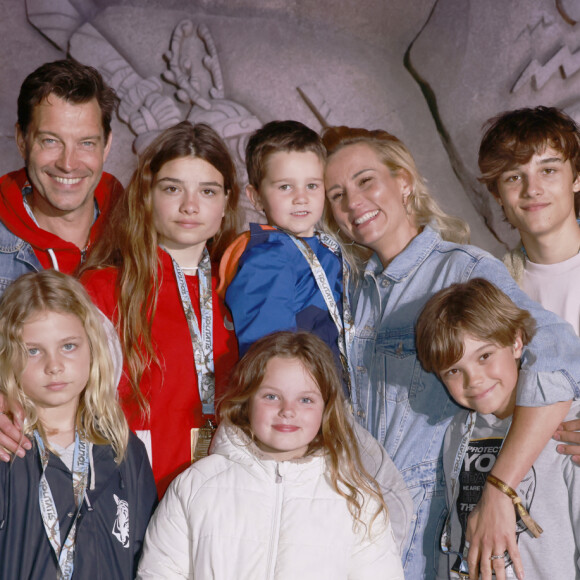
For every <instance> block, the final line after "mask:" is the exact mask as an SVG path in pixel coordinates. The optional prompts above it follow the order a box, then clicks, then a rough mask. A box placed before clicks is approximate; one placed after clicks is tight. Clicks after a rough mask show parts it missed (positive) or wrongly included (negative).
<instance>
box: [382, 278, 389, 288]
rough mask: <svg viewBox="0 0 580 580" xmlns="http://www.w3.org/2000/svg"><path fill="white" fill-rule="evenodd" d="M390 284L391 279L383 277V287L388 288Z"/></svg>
mask: <svg viewBox="0 0 580 580" xmlns="http://www.w3.org/2000/svg"><path fill="white" fill-rule="evenodd" d="M389 284H390V282H389V281H388V280H387V279H386V278H383V279H382V280H381V286H382V287H383V288H387V287H388V286H389Z"/></svg>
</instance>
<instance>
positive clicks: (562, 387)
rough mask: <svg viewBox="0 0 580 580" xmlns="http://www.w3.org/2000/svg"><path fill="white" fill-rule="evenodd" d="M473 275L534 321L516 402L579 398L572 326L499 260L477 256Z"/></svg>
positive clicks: (578, 354)
mask: <svg viewBox="0 0 580 580" xmlns="http://www.w3.org/2000/svg"><path fill="white" fill-rule="evenodd" d="M476 277H482V278H486V279H487V280H489V281H490V282H493V283H494V284H495V285H496V286H498V287H499V288H501V289H502V290H503V291H504V292H505V293H506V294H507V295H508V296H509V297H510V298H511V299H512V300H513V301H514V302H515V303H516V304H517V305H518V306H519V307H520V308H524V309H525V310H528V311H529V313H530V314H531V315H532V316H533V317H534V319H535V321H536V334H535V335H534V338H533V339H532V341H531V342H530V343H529V344H528V345H527V346H526V348H525V349H524V353H523V355H522V364H521V369H520V375H519V380H518V395H517V404H518V405H521V406H524V407H542V406H545V405H552V404H554V403H557V402H559V401H569V400H571V399H578V398H580V338H578V337H577V336H576V334H575V333H574V330H573V328H572V326H571V325H570V324H568V323H567V322H565V321H563V320H562V319H561V318H559V317H558V316H556V315H555V314H554V313H552V312H549V311H548V310H545V309H544V308H542V307H541V306H540V305H539V304H538V303H537V302H534V301H533V300H531V299H530V298H529V297H528V296H527V295H526V294H525V293H524V292H523V291H522V290H520V288H519V287H518V285H517V284H516V283H515V281H514V280H513V279H512V277H511V276H510V274H509V272H508V271H507V269H506V268H505V267H504V265H503V264H502V263H501V262H499V261H498V260H495V259H493V258H491V257H484V258H482V259H480V260H478V262H477V264H476V266H475V267H474V270H473V272H472V275H471V276H470V278H476Z"/></svg>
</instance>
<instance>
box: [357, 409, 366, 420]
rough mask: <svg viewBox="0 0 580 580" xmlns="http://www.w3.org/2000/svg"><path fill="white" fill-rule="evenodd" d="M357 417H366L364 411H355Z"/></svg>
mask: <svg viewBox="0 0 580 580" xmlns="http://www.w3.org/2000/svg"><path fill="white" fill-rule="evenodd" d="M356 415H357V417H360V418H361V419H364V418H365V417H366V413H365V412H364V411H360V410H359V411H357V412H356Z"/></svg>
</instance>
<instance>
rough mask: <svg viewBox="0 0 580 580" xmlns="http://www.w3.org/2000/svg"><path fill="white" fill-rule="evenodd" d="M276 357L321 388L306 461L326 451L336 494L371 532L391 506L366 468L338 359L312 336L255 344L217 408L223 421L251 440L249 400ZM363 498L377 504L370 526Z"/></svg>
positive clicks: (285, 334) (286, 335) (276, 337)
mask: <svg viewBox="0 0 580 580" xmlns="http://www.w3.org/2000/svg"><path fill="white" fill-rule="evenodd" d="M273 357H282V358H286V359H296V360H298V361H300V363H302V365H303V366H304V368H305V369H306V370H307V371H308V372H309V373H310V375H311V377H312V378H313V380H314V382H315V383H316V384H317V385H318V388H319V389H320V393H321V394H322V399H323V401H324V412H323V415H322V425H321V428H320V431H319V433H318V435H317V436H316V437H315V438H314V439H313V441H312V442H311V443H310V445H309V446H308V451H307V455H310V454H312V453H314V452H315V451H318V450H321V449H322V450H324V452H325V454H326V458H327V465H328V469H329V472H330V474H329V475H330V482H331V485H332V487H333V489H334V490H335V491H336V493H338V494H339V495H341V496H342V497H344V498H345V499H346V500H347V503H348V508H349V511H350V512H351V514H352V516H353V519H354V520H355V522H358V523H361V524H362V525H365V526H366V525H367V524H368V528H369V530H370V527H371V526H372V524H373V522H374V521H375V520H376V518H377V517H378V516H379V515H380V514H381V513H384V514H385V516H387V506H386V504H385V502H384V500H383V496H382V494H381V491H380V487H379V485H378V483H377V482H376V481H375V480H374V478H373V477H372V476H371V475H369V473H368V472H367V471H366V470H365V468H364V467H363V465H362V461H361V458H360V454H359V450H358V447H357V444H356V436H355V434H354V431H353V428H352V427H351V425H350V422H349V420H348V417H347V413H346V411H345V399H344V395H343V391H342V384H341V381H340V379H339V377H338V373H337V370H336V365H335V362H334V358H333V355H332V352H331V351H330V349H329V348H328V346H327V345H326V344H325V343H324V342H323V341H322V340H321V339H320V338H318V337H317V336H315V335H313V334H311V333H308V332H290V331H282V332H275V333H273V334H270V335H268V336H265V337H263V338H261V339H259V340H257V341H256V342H255V343H254V344H253V345H252V346H251V347H250V348H249V349H248V352H247V353H246V355H245V356H244V357H243V358H242V360H241V361H240V362H239V363H238V364H237V365H236V367H235V368H234V371H233V374H232V377H231V379H230V384H229V388H228V392H227V393H226V395H225V397H224V398H223V399H222V401H221V402H220V404H219V417H220V420H221V421H222V422H224V423H226V424H227V423H229V424H231V425H235V426H237V427H239V428H240V429H242V430H243V431H244V432H245V433H246V435H248V436H249V437H251V436H252V433H251V428H250V417H249V406H250V400H251V398H252V397H253V396H254V394H255V393H256V392H257V390H258V389H259V387H260V385H261V383H262V381H263V379H264V375H265V373H266V367H267V365H268V361H269V360H270V359H272V358H273ZM364 494H367V495H369V496H370V497H371V498H372V499H374V500H375V501H376V503H377V504H378V508H377V510H376V512H375V513H374V514H373V516H372V519H371V521H370V523H369V522H365V521H363V515H362V513H363V506H364Z"/></svg>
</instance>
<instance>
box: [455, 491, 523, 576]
mask: <svg viewBox="0 0 580 580" xmlns="http://www.w3.org/2000/svg"><path fill="white" fill-rule="evenodd" d="M466 540H467V541H468V542H469V544H470V546H469V555H468V556H467V564H468V566H469V578H470V579H471V580H478V579H479V574H480V573H481V579H482V580H491V573H492V569H493V571H494V572H495V577H496V580H505V577H506V576H505V561H504V559H503V557H501V558H494V559H493V560H492V559H491V556H503V554H504V553H505V552H509V555H510V557H511V559H512V562H513V567H514V570H515V572H516V576H517V577H518V579H519V580H523V578H524V568H523V566H522V560H521V558H520V551H519V549H518V545H517V541H516V513H515V510H514V506H513V503H512V501H511V500H510V498H509V497H508V496H507V495H505V494H504V493H502V492H501V491H500V490H499V489H496V488H495V487H493V486H492V485H489V484H488V485H485V486H484V488H483V493H482V494H481V499H480V500H479V503H478V504H477V505H476V506H475V508H474V510H473V511H472V512H471V514H470V516H469V519H468V520H467V531H466Z"/></svg>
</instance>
